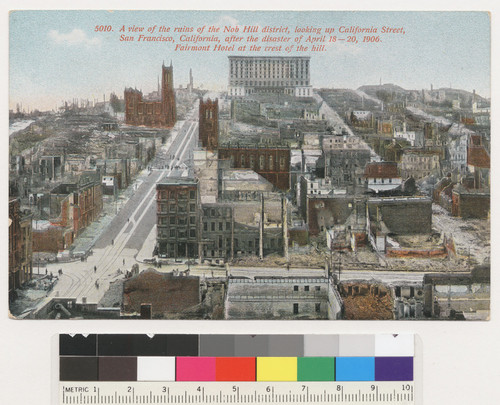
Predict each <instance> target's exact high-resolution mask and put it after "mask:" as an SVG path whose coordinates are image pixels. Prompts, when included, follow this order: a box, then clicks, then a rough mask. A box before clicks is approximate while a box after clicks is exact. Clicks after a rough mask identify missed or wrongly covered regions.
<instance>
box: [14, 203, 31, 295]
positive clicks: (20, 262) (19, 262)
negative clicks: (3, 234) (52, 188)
mask: <svg viewBox="0 0 500 405" xmlns="http://www.w3.org/2000/svg"><path fill="white" fill-rule="evenodd" d="M32 217H33V216H32V214H31V212H30V211H26V210H21V207H20V200H19V199H18V198H15V199H10V200H9V300H10V301H12V300H13V299H15V297H16V289H17V288H19V287H21V286H22V285H23V284H24V283H26V282H28V281H30V280H31V278H32V276H33V265H32V244H33V242H32V229H31V222H32Z"/></svg>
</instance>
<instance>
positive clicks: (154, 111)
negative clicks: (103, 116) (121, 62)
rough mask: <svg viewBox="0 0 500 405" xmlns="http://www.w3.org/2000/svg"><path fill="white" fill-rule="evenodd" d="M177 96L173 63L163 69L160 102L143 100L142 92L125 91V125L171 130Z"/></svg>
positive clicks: (134, 90) (129, 89) (130, 89)
mask: <svg viewBox="0 0 500 405" xmlns="http://www.w3.org/2000/svg"><path fill="white" fill-rule="evenodd" d="M175 117H176V110H175V94H174V74H173V67H172V63H171V64H170V66H168V67H167V66H165V65H162V68H161V94H160V100H154V101H149V100H148V101H145V100H143V96H142V91H139V90H137V89H132V88H130V87H129V88H127V89H125V123H126V124H129V125H145V126H148V127H155V128H171V127H173V126H174V124H175Z"/></svg>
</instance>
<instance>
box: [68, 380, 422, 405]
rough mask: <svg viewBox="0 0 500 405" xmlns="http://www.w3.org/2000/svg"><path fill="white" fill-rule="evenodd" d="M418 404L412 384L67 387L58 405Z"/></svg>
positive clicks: (108, 384) (76, 384) (109, 384)
mask: <svg viewBox="0 0 500 405" xmlns="http://www.w3.org/2000/svg"><path fill="white" fill-rule="evenodd" d="M332 403H333V404H346V405H347V404H360V403H361V404H362V403H365V404H397V405H400V404H409V405H410V404H411V405H413V404H415V399H414V383H413V382H392V381H391V382H373V381H369V382H364V381H349V382H307V383H303V382H273V383H270V382H246V383H241V382H239V383H234V382H216V383H213V382H210V383H200V382H182V383H181V382H88V383H85V382H74V383H73V382H64V383H62V382H61V383H60V384H59V404H60V405H69V404H96V405H100V404H110V405H114V404H228V405H232V404H259V405H266V404H272V405H278V404H284V405H286V404H318V405H322V404H332Z"/></svg>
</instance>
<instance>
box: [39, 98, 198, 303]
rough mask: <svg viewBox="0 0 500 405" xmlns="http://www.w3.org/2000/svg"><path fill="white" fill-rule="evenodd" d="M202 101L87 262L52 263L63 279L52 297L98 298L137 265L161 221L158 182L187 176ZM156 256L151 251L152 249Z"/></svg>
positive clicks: (140, 180)
mask: <svg viewBox="0 0 500 405" xmlns="http://www.w3.org/2000/svg"><path fill="white" fill-rule="evenodd" d="M197 120H198V101H196V103H195V105H194V106H193V109H192V111H191V112H190V113H189V115H188V117H187V120H186V121H184V122H182V123H180V125H179V128H178V129H177V128H174V129H173V130H172V135H171V138H170V139H169V140H168V141H167V143H166V144H165V145H163V146H162V148H161V150H160V151H158V153H157V156H156V157H155V159H154V161H153V162H152V163H151V165H150V170H148V169H146V170H144V171H143V172H142V173H141V175H140V176H139V178H138V179H137V180H136V181H135V183H134V184H132V185H131V186H130V187H133V188H135V190H134V194H133V196H132V197H131V198H130V199H129V200H128V201H127V202H126V203H125V205H124V206H123V207H122V208H121V209H120V210H119V211H118V213H117V214H116V216H115V217H114V218H113V220H112V221H111V222H110V224H109V225H108V226H107V227H106V229H105V230H104V231H103V232H102V233H101V235H100V236H99V238H98V239H97V241H96V243H95V245H94V247H93V249H92V250H93V254H92V255H90V256H88V258H87V260H86V261H84V262H80V261H78V262H71V263H53V264H50V265H48V266H47V270H48V271H49V272H52V273H53V274H57V273H58V270H59V269H61V270H62V274H61V275H60V276H59V277H60V279H59V281H58V283H57V284H56V286H55V287H54V289H53V290H52V291H51V293H50V294H49V296H50V297H54V296H59V297H76V298H77V300H78V301H79V302H80V301H81V300H82V298H83V297H86V298H87V300H88V302H98V301H99V300H100V299H101V298H102V296H103V295H104V293H105V292H106V290H107V289H108V288H109V284H110V283H111V282H112V281H114V280H116V279H118V278H121V277H123V273H125V271H127V270H130V269H131V267H132V265H134V264H135V263H136V259H135V258H136V256H137V254H138V252H139V250H140V249H141V248H142V246H143V244H144V243H145V241H146V240H147V238H148V235H150V234H151V233H152V230H153V227H154V226H155V224H156V184H157V183H158V182H161V181H162V179H165V178H168V177H185V176H187V175H188V168H189V167H190V166H191V161H192V158H193V152H192V151H193V148H194V147H195V146H196V143H197V140H198V121H197ZM151 255H152V252H151Z"/></svg>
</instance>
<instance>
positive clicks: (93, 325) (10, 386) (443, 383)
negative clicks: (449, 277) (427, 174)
mask: <svg viewBox="0 0 500 405" xmlns="http://www.w3.org/2000/svg"><path fill="white" fill-rule="evenodd" d="M249 4H250V2H248V1H245V2H235V1H232V2H229V1H220V0H219V1H218V0H215V1H189V0H183V1H179V2H172V1H168V2H167V1H147V2H146V1H144V0H143V1H118V0H114V1H108V0H91V1H79V2H67V1H62V0H57V1H54V0H46V1H44V2H40V1H35V0H31V1H22V0H18V1H15V0H3V1H2V3H1V5H0V10H1V14H0V16H1V17H0V18H1V20H0V21H1V22H2V24H1V25H0V26H1V28H0V30H1V36H0V41H1V42H0V44H1V45H0V47H1V52H2V54H1V55H2V57H1V58H0V61H1V62H0V66H1V69H2V70H1V72H2V73H1V76H0V80H1V86H2V90H3V91H2V93H1V96H0V120H1V124H2V125H3V126H2V128H5V130H6V128H7V124H8V114H7V112H8V35H9V34H8V10H10V9H14V10H15V9H34V10H37V9H42V8H43V9H68V8H71V9H165V8H171V9H193V10H196V9H202V10H203V9H206V10H208V9H226V10H235V9H248V8H249ZM251 5H252V8H254V9H261V10H266V9H287V10H300V9H303V8H304V7H306V8H307V9H311V10H312V9H316V10H321V9H336V10H353V9H355V10H421V11H423V10H443V11H444V10H483V11H491V12H492V24H491V28H492V69H491V72H492V78H491V82H492V100H493V109H492V111H493V115H492V131H491V133H492V134H493V136H492V138H493V139H492V152H493V154H494V155H495V156H496V155H497V153H496V152H498V145H497V143H498V142H497V141H496V140H495V137H496V136H497V134H498V133H499V131H498V130H499V128H500V126H499V120H498V114H497V113H496V108H495V107H496V106H497V103H496V95H497V94H498V90H499V87H498V80H497V76H495V74H497V75H498V74H499V73H498V72H500V66H499V64H498V50H499V44H498V38H499V36H498V32H499V28H498V25H497V24H498V21H499V18H498V14H499V12H500V6H499V3H498V2H495V0H491V1H471V0H469V1H467V2H466V1H463V0H461V1H459V0H455V1H448V0H430V1H429V0H420V1H418V2H411V3H410V2H406V3H404V4H403V2H402V1H401V0H400V1H391V0H385V1H354V0H351V1H345V2H327V1H316V0H309V1H307V2H304V1H303V0H302V1H296V0H290V1H287V2H286V3H285V4H283V2H282V3H278V2H277V1H272V0H267V1H266V0H264V1H263V0H254V1H252V2H251ZM27 57H29V55H27ZM457 63H459V61H457ZM1 139H2V141H1V142H2V145H1V146H2V147H3V150H4V153H5V155H4V159H2V161H1V162H2V171H1V173H2V174H1V175H0V178H1V179H2V186H3V190H5V191H6V192H7V173H8V170H7V163H8V160H7V156H6V155H7V153H8V152H7V151H8V146H7V143H8V137H7V134H5V135H4V136H3V137H2V138H1ZM492 165H493V166H492V170H493V173H492V174H493V175H492V179H493V184H492V201H493V204H492V229H498V227H496V225H497V223H498V221H497V209H496V207H495V202H496V201H497V196H498V190H497V188H496V185H497V184H496V183H497V182H496V181H495V180H496V172H497V166H498V165H497V163H496V159H495V158H494V159H492ZM0 205H1V207H2V212H4V213H5V214H4V215H1V216H0V224H1V225H0V226H1V228H0V229H2V230H5V232H2V233H1V235H2V241H3V247H4V248H3V249H2V256H1V257H2V264H3V266H1V267H2V268H3V269H4V270H2V273H1V275H0V280H1V282H0V286H1V288H0V302H1V307H0V331H1V344H0V359H1V360H0V361H1V363H0V364H1V365H0V384H1V386H0V388H1V389H0V398H1V401H0V402H1V403H5V404H27V405H28V404H29V405H36V404H48V403H49V402H50V398H51V387H52V384H51V382H53V381H54V378H57V376H51V356H53V353H51V350H50V347H51V338H52V336H54V335H55V334H57V333H71V332H74V333H76V332H88V333H92V332H95V333H99V332H101V333H139V332H144V333H146V332H148V333H172V332H175V333H210V332H212V333H249V334H250V333H280V334H284V333H301V334H306V333H330V334H340V333H369V334H374V333H417V334H418V335H419V336H420V338H421V339H422V343H423V369H424V370H423V374H424V376H423V386H424V402H423V403H424V404H426V405H427V404H446V405H448V404H483V405H484V404H498V396H495V395H497V394H498V387H497V384H498V363H499V362H500V350H499V348H500V345H499V344H498V341H497V339H498V336H499V335H500V334H499V331H500V323H499V321H498V320H499V319H500V317H499V316H498V314H499V310H500V308H499V305H498V291H499V284H500V280H499V278H498V277H496V276H495V270H496V268H497V260H496V258H495V256H494V255H493V257H492V286H493V289H492V320H491V321H490V322H479V323H478V322H468V323H464V322H432V321H423V322H394V321H392V322H391V321H389V322H384V321H376V322H375V321H369V322H353V321H342V322H339V321H336V322H332V321H300V322H294V321H278V322H275V321H139V322H137V321H16V320H11V319H8V318H7V311H8V297H7V290H8V289H7V285H8V274H7V273H8V272H7V269H8V264H7V262H8V255H7V246H8V241H7V229H8V226H7V215H6V213H7V198H6V194H4V197H3V198H2V199H0ZM496 242H497V237H496V234H495V233H492V241H491V243H492V246H495V243H496ZM139 324H140V327H138V326H139ZM495 375H496V378H494V376H495Z"/></svg>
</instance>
